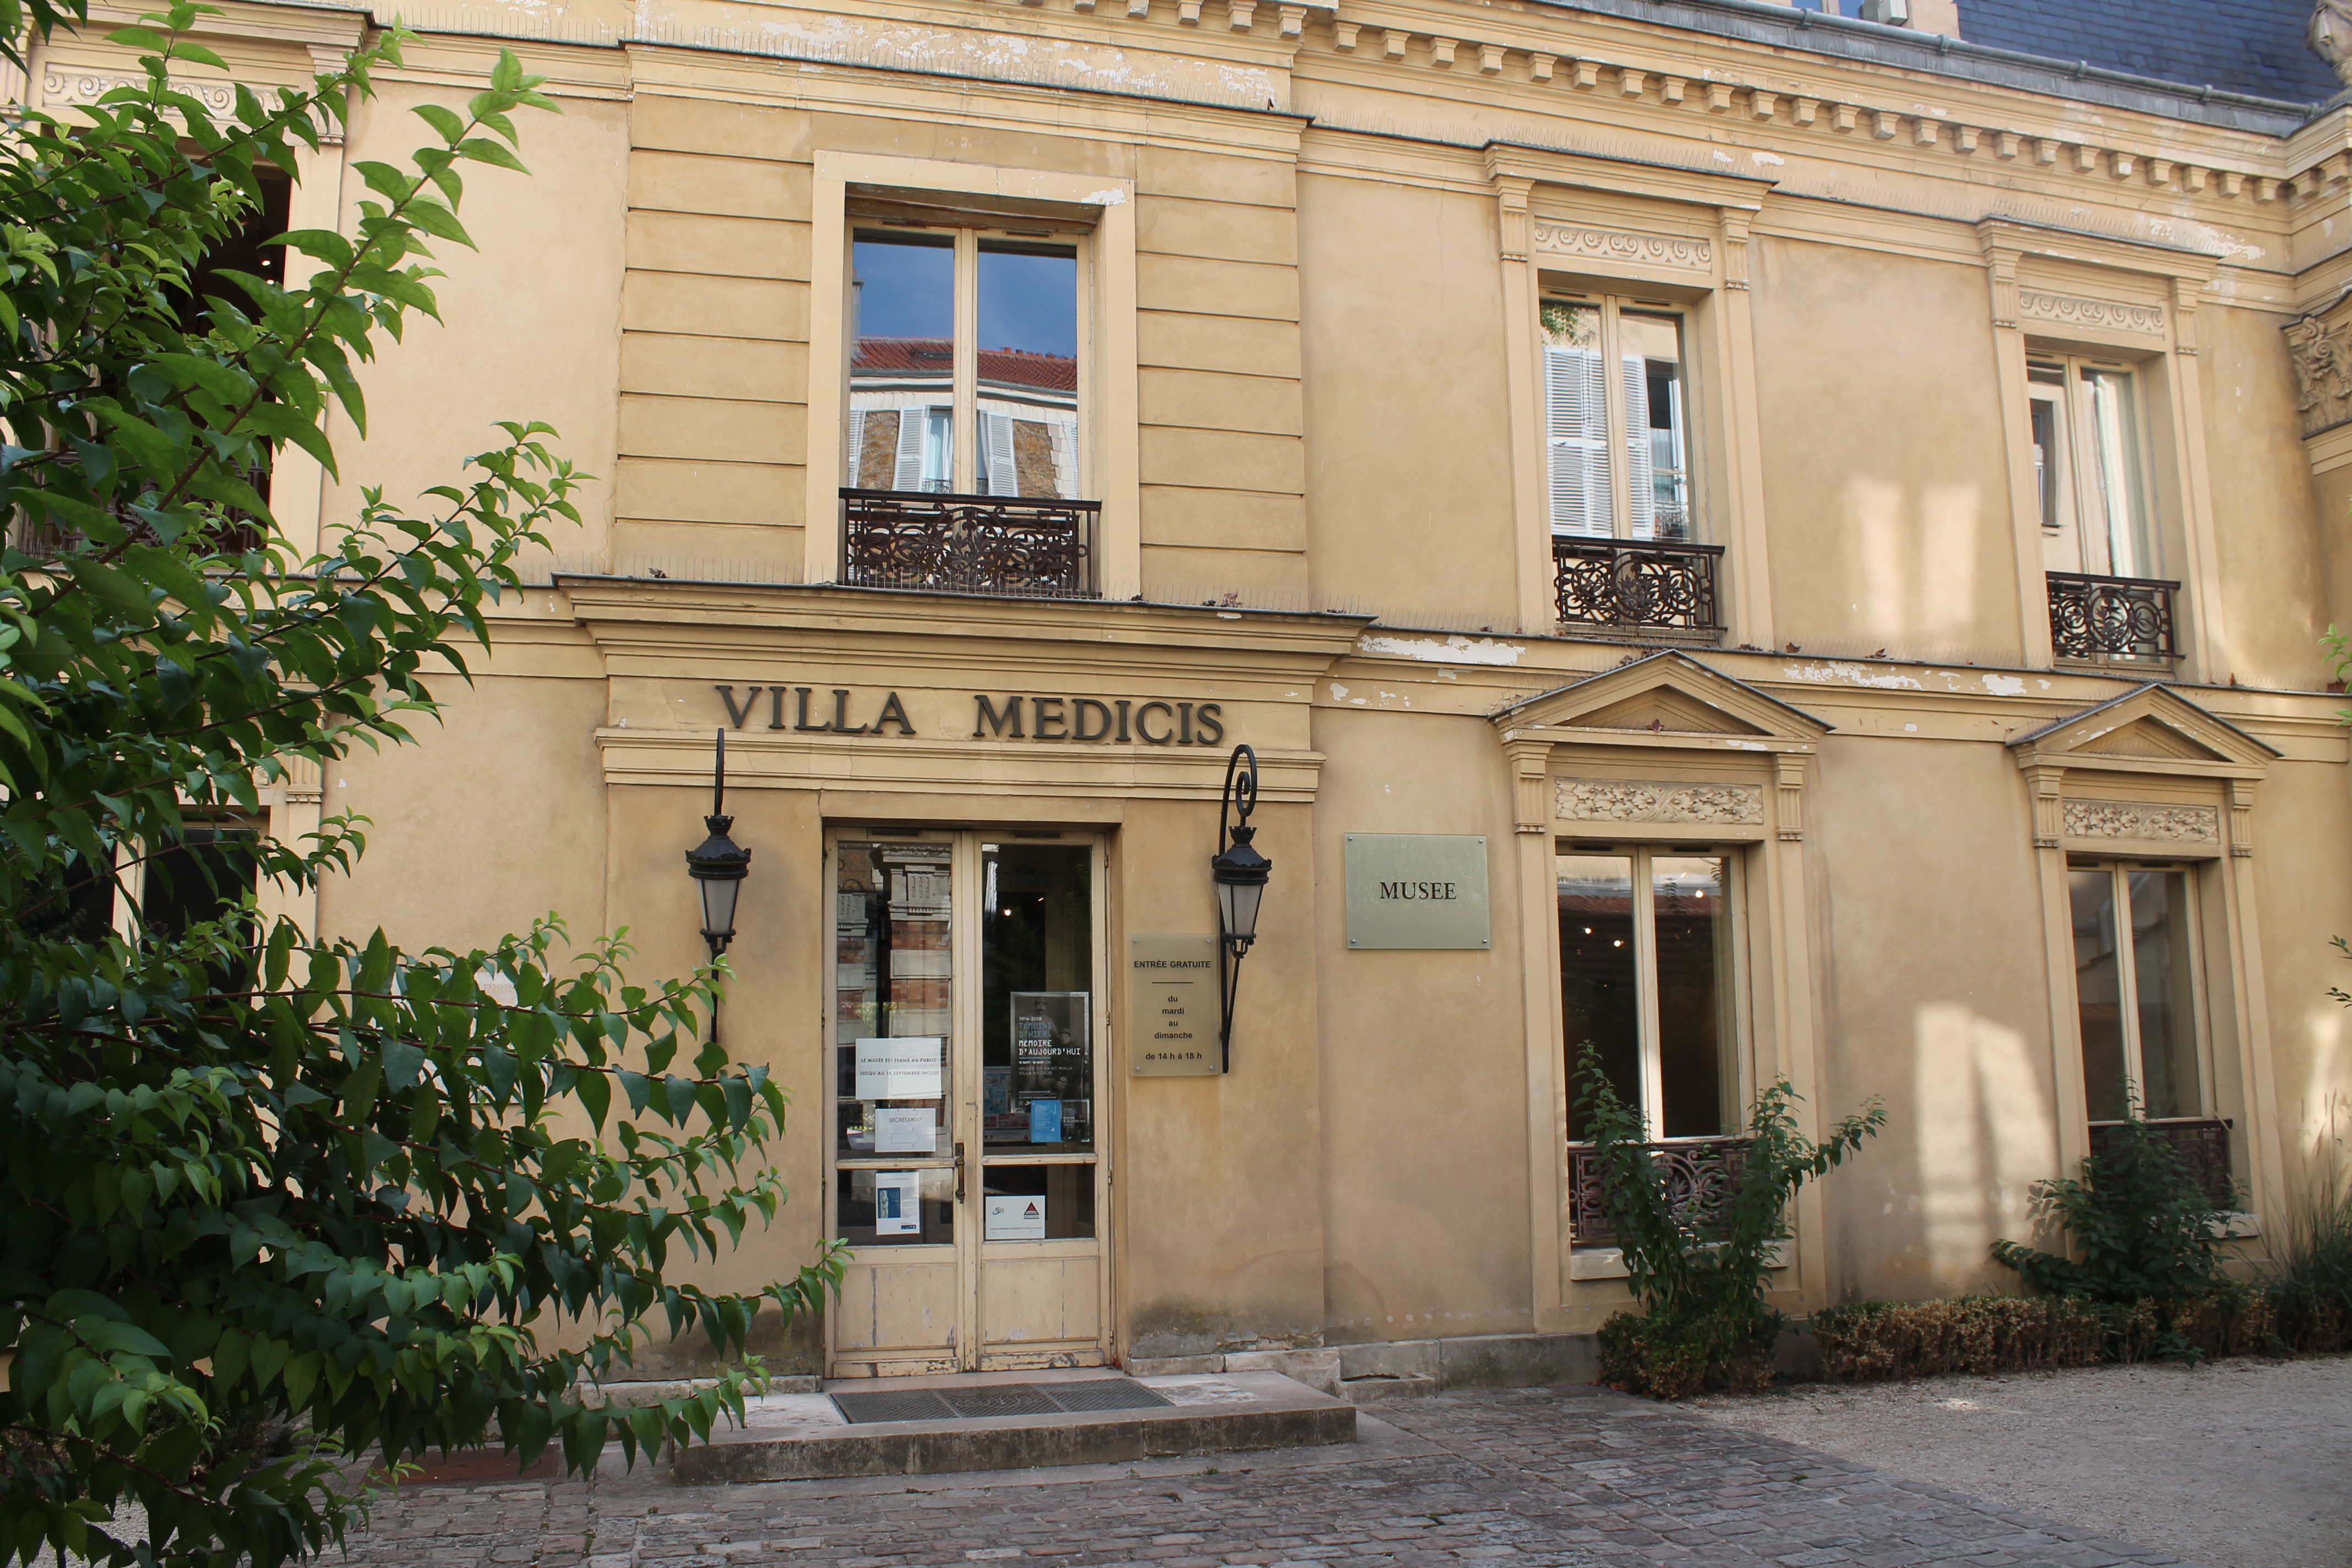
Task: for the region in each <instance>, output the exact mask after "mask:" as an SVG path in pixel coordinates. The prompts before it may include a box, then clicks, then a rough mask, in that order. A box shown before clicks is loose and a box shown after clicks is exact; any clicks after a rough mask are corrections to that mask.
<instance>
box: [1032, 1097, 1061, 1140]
mask: <svg viewBox="0 0 2352 1568" xmlns="http://www.w3.org/2000/svg"><path fill="white" fill-rule="evenodd" d="M1061 1141H1062V1102H1061V1101H1060V1100H1031V1101H1030V1102H1029V1142H1032V1143H1059V1142H1061Z"/></svg>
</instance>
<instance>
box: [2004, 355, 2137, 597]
mask: <svg viewBox="0 0 2352 1568" xmlns="http://www.w3.org/2000/svg"><path fill="white" fill-rule="evenodd" d="M2026 375H2027V379H2028V381H2029V383H2030V387H2029V391H2030V393H2031V395H2032V418H2033V478H2034V485H2035V489H2036V490H2037V491H2038V492H2039V497H2040V501H2041V507H2042V557H2043V561H2044V563H2045V564H2046V565H2047V566H2048V568H2049V570H2051V571H2053V572H2078V573H2088V574H2091V575H2093V576H2100V577H2157V576H2160V575H2161V574H2162V563H2161V561H2160V560H2159V558H2158V553H2157V549H2156V539H2155V531H2154V527H2153V523H2152V520H2151V519H2150V516H2149V507H2148V483H2147V458H2146V449H2147V444H2146V441H2145V439H2144V436H2143V426H2142V417H2143V416H2142V414H2141V398H2140V389H2139V378H2138V376H2137V374H2136V373H2135V372H2134V371H2133V370H2132V368H2131V367H2130V366H2129V365H2124V364H2112V363H2102V362H2099V361H2095V360H2084V359H2074V358H2059V357H2054V356H2053V357H2050V358H2035V359H2034V360H2032V361H2031V362H2030V363H2029V364H2028V366H2027V370H2026Z"/></svg>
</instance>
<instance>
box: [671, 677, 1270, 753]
mask: <svg viewBox="0 0 2352 1568" xmlns="http://www.w3.org/2000/svg"><path fill="white" fill-rule="evenodd" d="M712 689H713V690H715V691H717V692H718V693H719V701H721V702H722V703H724V704H725V705H726V709H727V721H728V723H729V724H730V725H732V726H733V727H734V728H736V729H738V730H741V729H744V728H746V727H747V726H749V727H764V728H766V729H770V730H784V731H794V732H798V733H802V734H821V735H893V736H897V735H913V734H914V733H915V732H916V731H915V725H914V721H913V720H911V719H909V718H908V714H907V705H906V703H905V702H904V701H902V700H900V699H899V696H898V693H897V692H895V691H887V692H885V693H883V694H882V696H881V697H880V699H879V700H877V699H876V698H875V696H874V694H873V693H872V692H870V691H859V690H856V689H853V688H850V687H842V686H826V687H817V686H768V685H760V686H740V687H739V686H734V685H728V686H716V687H713V688H712ZM970 711H971V738H972V739H973V740H975V741H998V740H1002V741H1082V742H1108V743H1110V744H1113V745H1133V744H1141V745H1146V746H1214V745H1218V744H1221V743H1222V742H1223V741H1224V738H1225V722H1224V705H1223V703H1219V702H1200V701H1191V702H1180V701H1177V700H1175V699H1173V698H1169V699H1164V700H1163V699H1160V698H1152V699H1150V700H1137V699H1135V698H1132V697H1118V698H1097V697H1040V696H1035V695H1033V694H1031V693H1028V692H1019V691H1008V692H1006V693H1004V694H1003V695H1002V696H998V695H996V694H995V693H992V692H974V693H973V694H972V695H971V710H970ZM950 733H952V731H950Z"/></svg>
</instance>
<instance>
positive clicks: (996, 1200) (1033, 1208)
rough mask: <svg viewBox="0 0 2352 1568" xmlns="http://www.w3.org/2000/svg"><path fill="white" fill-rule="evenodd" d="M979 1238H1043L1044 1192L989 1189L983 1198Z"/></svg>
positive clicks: (999, 1239)
mask: <svg viewBox="0 0 2352 1568" xmlns="http://www.w3.org/2000/svg"><path fill="white" fill-rule="evenodd" d="M986 1204H987V1208H986V1213H985V1215H984V1216H983V1218H984V1224H983V1227H982V1239H984V1240H988V1241H1043V1240H1045V1194H1043V1193H1012V1194H996V1193H991V1194H988V1197H987V1199H986Z"/></svg>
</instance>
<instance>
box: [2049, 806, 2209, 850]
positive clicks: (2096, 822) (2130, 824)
mask: <svg viewBox="0 0 2352 1568" xmlns="http://www.w3.org/2000/svg"><path fill="white" fill-rule="evenodd" d="M2065 825H2066V836H2067V837H2069V838H2129V839H2133V840H2136V841H2138V842H2141V843H2153V844H2218V843H2220V842H2221V814H2220V813H2219V812H2217V811H2216V810H2215V809H2214V808H2213V807H2211V806H2210V805H2162V804H2160V803H2158V802H2153V801H2132V800H2070V801H2067V802H2066V803H2065Z"/></svg>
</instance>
